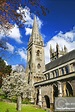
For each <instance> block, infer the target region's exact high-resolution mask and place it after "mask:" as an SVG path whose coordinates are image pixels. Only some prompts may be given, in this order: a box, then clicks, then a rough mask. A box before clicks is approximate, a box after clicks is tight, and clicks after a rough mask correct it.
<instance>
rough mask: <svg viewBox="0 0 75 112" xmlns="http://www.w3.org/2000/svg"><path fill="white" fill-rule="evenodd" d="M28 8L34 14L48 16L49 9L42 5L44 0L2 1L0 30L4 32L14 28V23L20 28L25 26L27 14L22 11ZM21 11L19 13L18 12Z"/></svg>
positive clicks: (0, 4) (0, 3)
mask: <svg viewBox="0 0 75 112" xmlns="http://www.w3.org/2000/svg"><path fill="white" fill-rule="evenodd" d="M25 6H28V7H29V8H30V9H31V11H32V12H33V11H34V10H32V9H34V8H35V11H34V13H36V14H40V13H42V14H43V15H46V12H48V9H47V8H46V7H45V6H44V5H42V0H18V1H17V0H0V30H1V31H2V30H4V32H6V31H8V30H9V29H11V28H12V27H13V23H14V22H15V23H17V25H18V26H19V27H22V26H23V23H25V22H26V21H25V20H24V19H25V18H23V16H24V17H25V13H24V12H21V9H22V8H23V7H25ZM17 10H19V13H18V12H17Z"/></svg>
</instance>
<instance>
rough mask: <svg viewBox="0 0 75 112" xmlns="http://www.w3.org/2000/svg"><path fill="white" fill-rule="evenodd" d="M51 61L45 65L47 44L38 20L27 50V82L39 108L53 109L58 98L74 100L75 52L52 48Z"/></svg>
mask: <svg viewBox="0 0 75 112" xmlns="http://www.w3.org/2000/svg"><path fill="white" fill-rule="evenodd" d="M50 60H51V62H49V63H48V64H46V65H45V55H44V41H43V38H42V36H41V34H40V32H39V28H38V23H37V20H36V17H35V18H34V23H33V28H32V34H31V36H30V39H29V43H28V48H27V61H28V64H27V68H26V71H25V72H26V73H25V74H26V78H27V83H28V85H29V90H28V91H29V93H28V94H29V98H30V99H31V102H32V103H35V104H37V105H39V106H40V107H46V108H50V107H51V106H52V105H53V104H54V98H55V97H63V96H75V50H73V51H70V52H67V48H66V46H64V48H63V49H62V50H60V47H59V45H58V44H56V51H54V50H53V48H52V46H51V45H50Z"/></svg>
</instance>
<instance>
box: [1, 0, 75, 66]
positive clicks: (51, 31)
mask: <svg viewBox="0 0 75 112" xmlns="http://www.w3.org/2000/svg"><path fill="white" fill-rule="evenodd" d="M42 3H43V4H44V5H45V6H46V7H47V8H48V9H49V10H50V12H49V13H48V14H47V15H46V16H43V15H42V14H41V15H40V16H39V15H36V17H37V21H38V25H39V31H40V33H41V35H42V38H43V40H44V44H45V47H44V49H45V64H47V63H49V62H50V44H51V45H52V47H53V48H54V49H55V46H56V44H57V43H58V44H59V46H60V49H62V48H63V47H64V45H65V46H66V47H67V49H68V51H71V50H73V49H75V0H42ZM30 10H31V9H29V7H28V6H26V7H25V8H23V11H24V12H25V15H26V18H25V20H26V23H25V25H24V28H23V29H19V28H18V26H17V24H16V23H14V26H15V27H13V28H12V29H11V31H10V32H9V35H8V37H6V36H4V35H3V34H2V33H1V34H0V39H2V38H7V40H8V41H7V42H6V45H7V47H8V49H7V51H4V53H5V55H3V59H4V60H5V62H6V64H9V65H12V66H14V65H18V64H22V65H23V66H25V67H26V65H27V46H28V41H29V38H30V35H31V32H32V27H33V21H34V16H35V14H34V12H33V11H32V14H30ZM17 12H18V13H19V10H17Z"/></svg>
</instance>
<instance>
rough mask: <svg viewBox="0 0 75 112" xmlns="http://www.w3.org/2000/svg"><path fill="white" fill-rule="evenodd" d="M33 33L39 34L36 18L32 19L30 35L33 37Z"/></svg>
mask: <svg viewBox="0 0 75 112" xmlns="http://www.w3.org/2000/svg"><path fill="white" fill-rule="evenodd" d="M34 33H37V34H39V29H38V24H37V19H36V16H35V17H34V22H33V29H32V35H33V34H34Z"/></svg>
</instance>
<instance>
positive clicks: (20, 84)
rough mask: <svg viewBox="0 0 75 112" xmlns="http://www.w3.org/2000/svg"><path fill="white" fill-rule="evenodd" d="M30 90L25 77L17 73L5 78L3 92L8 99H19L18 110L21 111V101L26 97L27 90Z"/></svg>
mask: <svg viewBox="0 0 75 112" xmlns="http://www.w3.org/2000/svg"><path fill="white" fill-rule="evenodd" d="M27 89H28V86H27V83H26V80H25V75H24V74H23V73H17V72H15V73H14V74H12V75H10V76H7V77H5V78H3V83H2V90H3V92H5V94H6V95H7V96H8V97H11V96H16V97H17V108H16V109H17V110H18V111H21V99H22V97H26V90H27Z"/></svg>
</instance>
